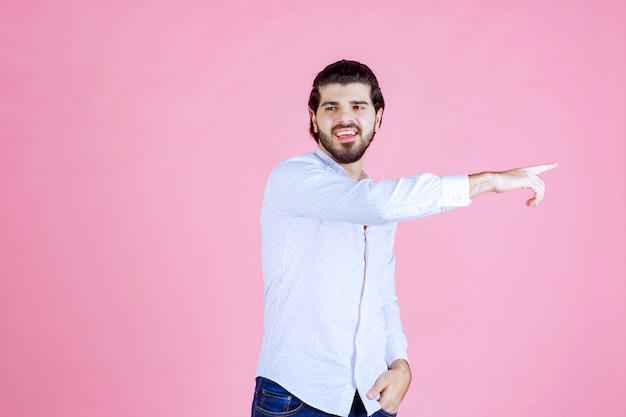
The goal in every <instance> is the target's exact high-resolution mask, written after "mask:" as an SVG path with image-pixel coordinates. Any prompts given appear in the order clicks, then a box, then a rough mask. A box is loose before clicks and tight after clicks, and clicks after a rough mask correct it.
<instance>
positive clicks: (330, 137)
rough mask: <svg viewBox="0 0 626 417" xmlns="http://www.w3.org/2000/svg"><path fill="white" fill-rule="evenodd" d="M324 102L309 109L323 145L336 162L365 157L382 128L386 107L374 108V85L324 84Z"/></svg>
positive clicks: (320, 142)
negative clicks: (371, 94)
mask: <svg viewBox="0 0 626 417" xmlns="http://www.w3.org/2000/svg"><path fill="white" fill-rule="evenodd" d="M319 92H320V105H319V107H318V108H317V109H316V111H314V110H313V109H309V112H310V116H311V121H312V122H313V129H314V131H315V132H317V133H318V136H319V144H320V148H322V150H324V151H326V153H328V154H329V155H330V156H331V157H332V158H333V159H334V160H335V161H337V162H339V163H340V164H350V163H353V162H356V161H358V160H359V159H361V157H362V156H363V154H364V153H365V150H366V149H367V147H368V146H369V144H370V142H371V141H372V139H373V138H374V134H375V133H376V132H377V131H378V128H379V127H380V121H381V118H382V114H383V110H382V109H379V110H378V112H376V110H375V109H374V105H373V104H372V99H371V98H370V93H371V87H370V86H369V85H367V84H363V83H351V84H346V85H342V84H328V85H325V86H323V87H320V89H319Z"/></svg>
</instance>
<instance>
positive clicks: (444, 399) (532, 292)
mask: <svg viewBox="0 0 626 417" xmlns="http://www.w3.org/2000/svg"><path fill="white" fill-rule="evenodd" d="M59 3H60V2H59ZM63 3H64V4H63V5H54V4H53V2H34V1H24V0H22V1H17V0H4V1H3V2H2V4H1V5H0V51H1V52H0V54H1V57H2V59H1V61H2V64H1V65H0V140H1V145H0V415H2V416H12V417H21V416H24V417H26V416H46V417H61V416H63V417H71V416H90V417H98V416H107V417H108V416H133V417H143V416H146V417H148V416H150V417H161V416H162V417H165V416H186V417H193V416H215V415H233V416H241V415H246V414H248V409H249V404H250V400H251V395H252V388H253V378H254V371H255V363H256V355H257V352H258V349H259V347H260V341H261V335H262V321H261V320H262V278H261V273H260V260H259V241H260V239H259V226H258V218H259V208H260V204H261V198H262V192H263V186H264V183H265V179H266V177H267V175H268V173H269V171H270V169H271V168H272V167H273V166H274V165H275V164H276V163H277V161H279V160H280V159H282V158H284V157H287V156H290V155H293V154H296V153H302V152H306V151H309V150H312V149H313V147H314V146H313V145H314V143H313V141H312V139H311V138H310V137H308V135H307V128H308V121H307V111H306V100H307V94H308V91H309V86H310V83H311V81H312V79H313V77H314V75H315V74H316V72H317V71H318V70H320V69H321V68H322V67H323V66H324V65H326V64H328V63H330V62H332V61H334V60H336V59H340V58H344V57H346V58H351V59H357V60H361V61H363V62H365V63H367V64H368V65H370V66H371V67H372V68H373V69H374V71H375V72H376V73H377V74H378V76H379V79H380V81H381V84H382V87H383V91H384V93H385V97H386V99H387V102H388V109H387V111H386V114H385V120H384V122H383V126H382V130H381V132H380V134H379V135H378V136H377V138H376V141H375V142H374V145H373V146H372V148H371V150H370V155H369V159H368V164H367V166H368V170H369V171H370V173H372V174H373V175H374V176H375V177H377V178H383V177H397V176H401V175H408V174H412V173H418V172H423V171H433V172H436V173H439V174H455V173H466V172H473V171H478V170H484V169H504V168H510V167H515V166H519V165H524V164H533V163H541V162H549V161H553V160H557V161H559V162H560V163H561V167H560V168H559V169H557V170H555V171H551V172H549V173H546V174H545V175H544V177H545V179H546V180H547V182H548V193H547V197H546V200H545V201H544V203H543V205H542V206H540V207H539V208H538V209H529V208H527V207H525V206H524V204H523V202H524V201H525V199H526V198H527V194H526V193H524V192H517V193H511V194H507V195H499V196H496V195H489V196H483V197H480V198H477V199H476V201H475V202H474V203H473V204H472V207H470V208H469V209H464V210H457V211H455V212H452V213H446V214H445V215H442V216H439V217H433V218H428V219H424V220H421V221H415V222H411V223H405V224H402V225H401V226H400V228H399V232H398V239H397V257H398V271H397V272H398V273H397V281H398V291H399V297H400V303H401V308H402V310H403V318H404V325H405V330H406V333H407V336H408V338H409V344H410V352H409V353H410V355H411V358H412V367H413V373H414V382H413V384H412V386H411V388H410V391H409V393H408V396H407V398H406V400H405V402H404V404H403V406H402V408H401V415H404V416H441V417H458V416H465V417H484V416H493V417H496V416H507V417H528V416H533V417H555V416H568V417H591V416H603V417H621V416H624V415H626V396H625V395H624V392H626V354H625V352H626V261H625V256H624V254H625V253H626V233H625V232H626V227H625V226H626V224H625V223H626V222H625V218H626V216H625V215H624V213H625V212H626V211H625V210H626V184H625V179H626V172H625V168H624V162H626V149H625V148H626V145H625V144H626V140H625V134H626V122H625V117H624V115H626V77H624V74H626V45H625V44H626V41H625V39H626V19H625V16H626V7H625V6H624V3H623V2H619V1H608V0H604V1H600V0H594V1H591V0H587V1H543V0H532V1H528V0H525V1H522V0H519V1H505V0H499V1H470V0H465V1H456V2H450V3H452V4H448V5H443V4H442V3H443V2H426V1H418V2H416V1H402V2H400V1H397V2H388V3H386V4H383V2H371V1H360V2H354V1H344V2H336V1H333V2H330V1H319V2H315V3H305V2H302V3H300V2H294V1H286V0H284V1H267V2H253V1H249V2H243V1H235V0H233V1H219V2H215V1H214V2H199V1H197V2H193V1H186V2H185V1H183V2H174V1H171V0H170V1H165V0H160V1H158V0H157V1H143V2H140V1H135V2H125V1H124V2H122V1H109V2H92V3H93V4H87V3H88V2H82V1H65V2H63ZM128 3H132V4H131V5H129V4H128ZM427 242H428V243H427Z"/></svg>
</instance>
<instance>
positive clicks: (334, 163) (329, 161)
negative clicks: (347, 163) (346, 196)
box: [315, 146, 370, 178]
mask: <svg viewBox="0 0 626 417" xmlns="http://www.w3.org/2000/svg"><path fill="white" fill-rule="evenodd" d="M315 155H316V156H317V157H318V158H319V159H321V160H322V162H323V163H324V165H326V166H328V167H330V168H331V169H332V170H333V171H335V172H336V173H338V174H341V175H345V176H346V177H347V176H348V173H347V172H346V170H345V169H343V167H342V166H341V165H339V164H338V163H337V161H335V160H334V159H333V158H331V157H330V156H328V154H327V153H326V152H324V151H323V150H322V149H321V148H320V147H319V146H318V147H317V149H315ZM363 173H364V174H365V177H366V178H369V177H370V176H369V174H368V173H367V171H366V170H365V169H363Z"/></svg>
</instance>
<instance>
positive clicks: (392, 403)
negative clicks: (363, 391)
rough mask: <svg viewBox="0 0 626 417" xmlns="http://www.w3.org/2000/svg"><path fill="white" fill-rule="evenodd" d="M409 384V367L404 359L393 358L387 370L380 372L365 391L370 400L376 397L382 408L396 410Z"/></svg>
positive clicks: (389, 410) (390, 410)
mask: <svg viewBox="0 0 626 417" xmlns="http://www.w3.org/2000/svg"><path fill="white" fill-rule="evenodd" d="M410 384H411V367H410V366H409V363H408V362H407V361H405V360H404V359H398V360H395V361H394V362H393V363H392V364H391V366H390V367H389V370H388V371H387V372H385V373H384V374H382V375H381V376H380V377H379V378H378V379H377V380H376V383H375V384H374V386H373V387H372V389H370V390H369V391H368V393H367V398H369V399H370V400H374V399H376V398H377V397H378V396H379V395H380V398H379V399H378V403H379V404H380V406H381V407H382V408H383V410H385V411H388V412H390V413H396V412H398V407H400V403H401V402H402V399H403V398H404V395H405V394H406V392H407V390H408V389H409V385H410Z"/></svg>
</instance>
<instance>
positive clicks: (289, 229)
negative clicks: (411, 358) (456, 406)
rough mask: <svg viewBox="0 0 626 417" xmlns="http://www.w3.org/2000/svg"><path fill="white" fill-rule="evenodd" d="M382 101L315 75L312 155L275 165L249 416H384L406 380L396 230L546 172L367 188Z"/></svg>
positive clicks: (341, 66)
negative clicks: (259, 342)
mask: <svg viewBox="0 0 626 417" xmlns="http://www.w3.org/2000/svg"><path fill="white" fill-rule="evenodd" d="M384 107H385V102H384V99H383V96H382V93H381V90H380V87H379V85H378V81H377V79H376V77H375V75H374V74H373V73H372V71H371V70H370V69H369V68H368V67H367V66H365V65H363V64H360V63H358V62H354V61H345V60H342V61H339V62H336V63H334V64H331V65H329V66H328V67H326V68H325V69H324V70H323V71H322V72H320V73H319V74H318V75H317V77H316V78H315V81H314V82H313V89H312V91H311V95H310V99H309V113H310V131H311V134H312V136H313V138H314V139H315V140H316V142H317V143H318V148H317V149H316V150H315V152H314V153H309V154H305V155H301V156H297V157H293V158H290V159H287V160H285V161H283V162H281V163H280V164H279V165H278V166H277V167H276V168H275V169H274V171H273V172H272V173H271V175H270V178H269V180H268V182H267V186H266V190H265V196H264V201H263V207H262V210H261V232H262V263H263V276H264V284H265V297H264V300H265V318H264V326H265V335H264V338H263V345H262V349H261V353H260V356H259V362H258V368H257V380H256V389H255V395H254V401H253V404H252V416H253V417H266V416H299V417H309V416H315V417H320V416H350V417H360V416H371V415H374V416H379V417H380V416H393V415H395V413H396V411H397V409H398V406H399V405H400V402H401V401H402V399H403V397H404V395H405V393H406V391H407V389H408V387H409V383H410V381H411V371H410V367H409V363H408V361H407V352H406V338H405V336H404V334H403V332H402V325H401V322H400V313H399V309H398V304H397V299H396V294H395V285H394V277H393V274H394V266H395V259H394V255H393V241H394V235H395V229H396V222H398V221H402V220H409V219H414V218H418V217H422V216H428V215H432V214H436V213H440V212H441V211H444V210H448V209H451V208H455V207H462V206H467V205H469V203H470V200H471V198H473V197H475V196H477V195H479V194H482V193H485V192H492V191H493V192H504V191H509V190H513V189H518V188H530V189H531V190H532V191H533V192H534V196H533V197H532V198H531V199H530V200H528V201H527V204H528V205H530V206H536V205H538V204H539V202H540V201H541V200H542V198H543V194H544V189H545V186H544V183H543V181H542V180H541V179H540V178H539V177H538V176H537V174H538V173H540V172H542V171H545V170H547V169H551V168H554V167H556V164H545V165H539V166H535V167H529V168H522V169H515V170H510V171H506V172H499V173H488V172H485V173H480V174H474V175H469V176H467V175H463V176H454V177H442V178H439V177H437V176H435V175H432V174H424V175H418V176H414V177H405V178H401V179H399V180H393V181H390V180H385V181H378V182H374V181H372V180H371V179H369V177H368V175H367V173H366V171H365V170H364V169H363V165H364V155H365V152H366V150H367V147H368V146H369V144H370V143H371V141H372V140H373V139H374V135H375V134H376V132H377V131H378V129H379V128H380V124H381V121H382V116H383V111H384Z"/></svg>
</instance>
